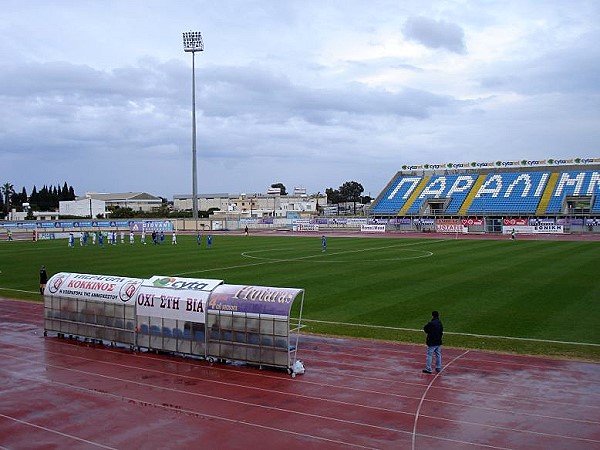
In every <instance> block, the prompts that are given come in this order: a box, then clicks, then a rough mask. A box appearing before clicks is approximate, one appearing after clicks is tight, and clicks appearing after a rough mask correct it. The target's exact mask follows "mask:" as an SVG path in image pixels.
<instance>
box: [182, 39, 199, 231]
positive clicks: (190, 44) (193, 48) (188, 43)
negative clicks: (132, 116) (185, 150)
mask: <svg viewBox="0 0 600 450" xmlns="http://www.w3.org/2000/svg"><path fill="white" fill-rule="evenodd" d="M183 51H184V52H191V53H192V217H193V218H194V220H196V221H197V220H198V169H197V164H196V73H195V72H196V67H195V55H196V52H202V51H204V42H202V34H201V33H200V32H199V31H188V32H185V33H183Z"/></svg>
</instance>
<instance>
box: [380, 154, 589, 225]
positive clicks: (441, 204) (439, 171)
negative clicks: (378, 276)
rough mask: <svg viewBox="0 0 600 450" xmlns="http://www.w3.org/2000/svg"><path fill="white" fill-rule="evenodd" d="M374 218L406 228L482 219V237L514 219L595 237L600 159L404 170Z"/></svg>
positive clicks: (384, 192)
mask: <svg viewBox="0 0 600 450" xmlns="http://www.w3.org/2000/svg"><path fill="white" fill-rule="evenodd" d="M369 216H370V217H371V218H373V219H382V220H385V219H387V220H388V221H391V222H393V221H394V220H396V221H397V223H399V224H406V225H408V224H409V222H408V221H407V220H406V219H412V221H411V222H410V223H411V224H412V223H413V222H416V223H421V224H427V223H433V222H428V221H427V220H424V219H425V218H427V217H432V218H440V219H443V218H454V219H461V220H463V221H464V220H467V221H468V220H469V218H476V219H477V220H476V223H477V224H478V225H480V226H481V228H482V229H481V231H501V229H500V227H496V228H494V224H501V223H504V224H506V223H507V222H506V221H507V220H513V222H512V223H513V224H514V223H515V222H514V219H517V220H520V222H517V223H519V224H524V223H525V222H526V223H527V225H531V224H532V223H540V222H542V223H547V224H567V223H568V224H576V225H581V226H582V228H583V227H586V228H587V229H588V231H592V227H595V226H598V225H600V219H598V217H600V158H594V159H575V160H560V161H557V160H543V161H497V162H493V163H467V164H453V163H448V164H436V165H428V164H425V165H422V166H403V167H402V170H400V171H398V172H397V173H396V174H395V175H394V176H393V177H392V179H391V180H390V181H389V183H388V184H387V185H386V187H385V188H384V189H383V190H382V192H381V193H380V194H379V195H378V196H377V198H376V199H375V201H374V202H373V204H372V206H371V207H370V208H369ZM401 219H404V220H401ZM482 219H483V220H482ZM536 221H537V222H536Z"/></svg>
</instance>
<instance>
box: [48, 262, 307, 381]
mask: <svg viewBox="0 0 600 450" xmlns="http://www.w3.org/2000/svg"><path fill="white" fill-rule="evenodd" d="M295 302H298V303H299V304H298V308H297V311H298V313H297V316H296V317H293V318H292V317H291V314H292V306H293V304H294V303H295ZM303 303H304V290H303V289H296V288H287V287H286V288H281V287H268V286H251V285H230V284H225V283H224V282H223V280H214V279H196V278H181V277H171V276H160V275H155V276H152V277H150V278H147V279H142V278H130V277H122V276H113V275H97V274H81V273H70V272H60V273H57V274H55V275H53V276H52V277H51V278H50V280H48V283H47V285H46V289H45V291H44V335H45V336H48V335H51V334H55V335H56V336H57V337H59V338H65V337H69V338H77V339H79V338H82V339H84V340H90V341H94V342H100V343H109V344H110V345H125V346H129V348H130V349H131V350H135V351H157V352H158V351H160V352H169V353H173V354H179V355H189V356H195V357H200V358H204V359H207V360H208V361H209V362H238V363H246V364H250V365H254V366H258V367H263V366H264V367H272V368H281V369H285V370H287V372H288V373H289V374H291V375H292V376H293V377H294V376H295V375H296V374H297V373H304V365H303V363H302V362H301V361H300V360H298V359H297V352H298V339H299V332H300V329H301V319H302V308H303Z"/></svg>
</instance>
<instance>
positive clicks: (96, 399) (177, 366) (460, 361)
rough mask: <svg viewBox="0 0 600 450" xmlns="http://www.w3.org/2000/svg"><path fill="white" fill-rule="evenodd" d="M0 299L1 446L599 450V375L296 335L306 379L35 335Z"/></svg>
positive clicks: (583, 369) (553, 363) (583, 368)
mask: <svg viewBox="0 0 600 450" xmlns="http://www.w3.org/2000/svg"><path fill="white" fill-rule="evenodd" d="M42 317H43V305H42V304H41V303H32V302H23V301H14V300H6V299H0V345H1V346H0V348H1V350H0V448H7V449H28V450H29V449H66V448H68V449H128V450H129V449H141V448H152V449H154V448H162V449H180V448H211V449H249V448H261V449H271V448H273V449H275V448H277V449H281V448H285V449H286V450H294V449H302V450H308V449H323V448H325V449H343V448H378V449H428V448H436V449H465V448H467V449H486V448H487V449H490V448H491V449H549V448H552V449H569V450H571V449H599V448H600V370H599V369H600V365H599V364H594V363H586V362H578V361H564V360H555V359H547V358H538V357H527V356H514V355H504V354H496V353H485V352H476V351H465V350H460V349H453V348H447V347H446V348H444V360H445V367H444V370H443V371H442V372H441V373H440V374H439V375H436V376H434V375H426V374H423V373H421V369H422V368H423V363H424V361H423V360H424V349H423V347H422V346H415V345H406V344H396V343H388V342H378V341H370V340H358V339H335V338H323V337H316V336H308V335H306V336H302V337H301V341H300V346H299V357H300V358H301V359H302V360H303V361H304V362H305V364H306V373H305V374H304V375H298V376H297V377H296V378H295V379H292V378H291V377H290V376H288V375H287V374H285V373H283V372H277V371H271V370H258V369H256V368H251V367H243V366H234V365H224V364H214V365H211V364H209V363H208V362H205V361H201V360H194V359H184V358H181V357H177V356H169V355H156V354H153V353H132V352H130V351H129V350H128V349H122V348H111V347H103V346H99V345H92V344H86V343H82V342H79V341H75V340H68V339H58V338H56V337H50V336H49V337H44V336H43V319H42Z"/></svg>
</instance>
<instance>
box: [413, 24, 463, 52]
mask: <svg viewBox="0 0 600 450" xmlns="http://www.w3.org/2000/svg"><path fill="white" fill-rule="evenodd" d="M402 32H403V33H404V37H406V38H407V39H409V40H413V41H417V42H420V43H421V44H423V45H424V46H426V47H429V48H443V49H446V50H448V51H451V52H454V53H458V54H464V53H466V52H467V49H466V46H465V34H464V31H463V29H462V28H461V27H459V26H458V25H456V24H454V23H450V22H446V21H443V20H433V19H429V18H427V17H420V16H418V17H411V18H409V19H408V20H407V21H406V23H405V24H404V27H403V28H402Z"/></svg>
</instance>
